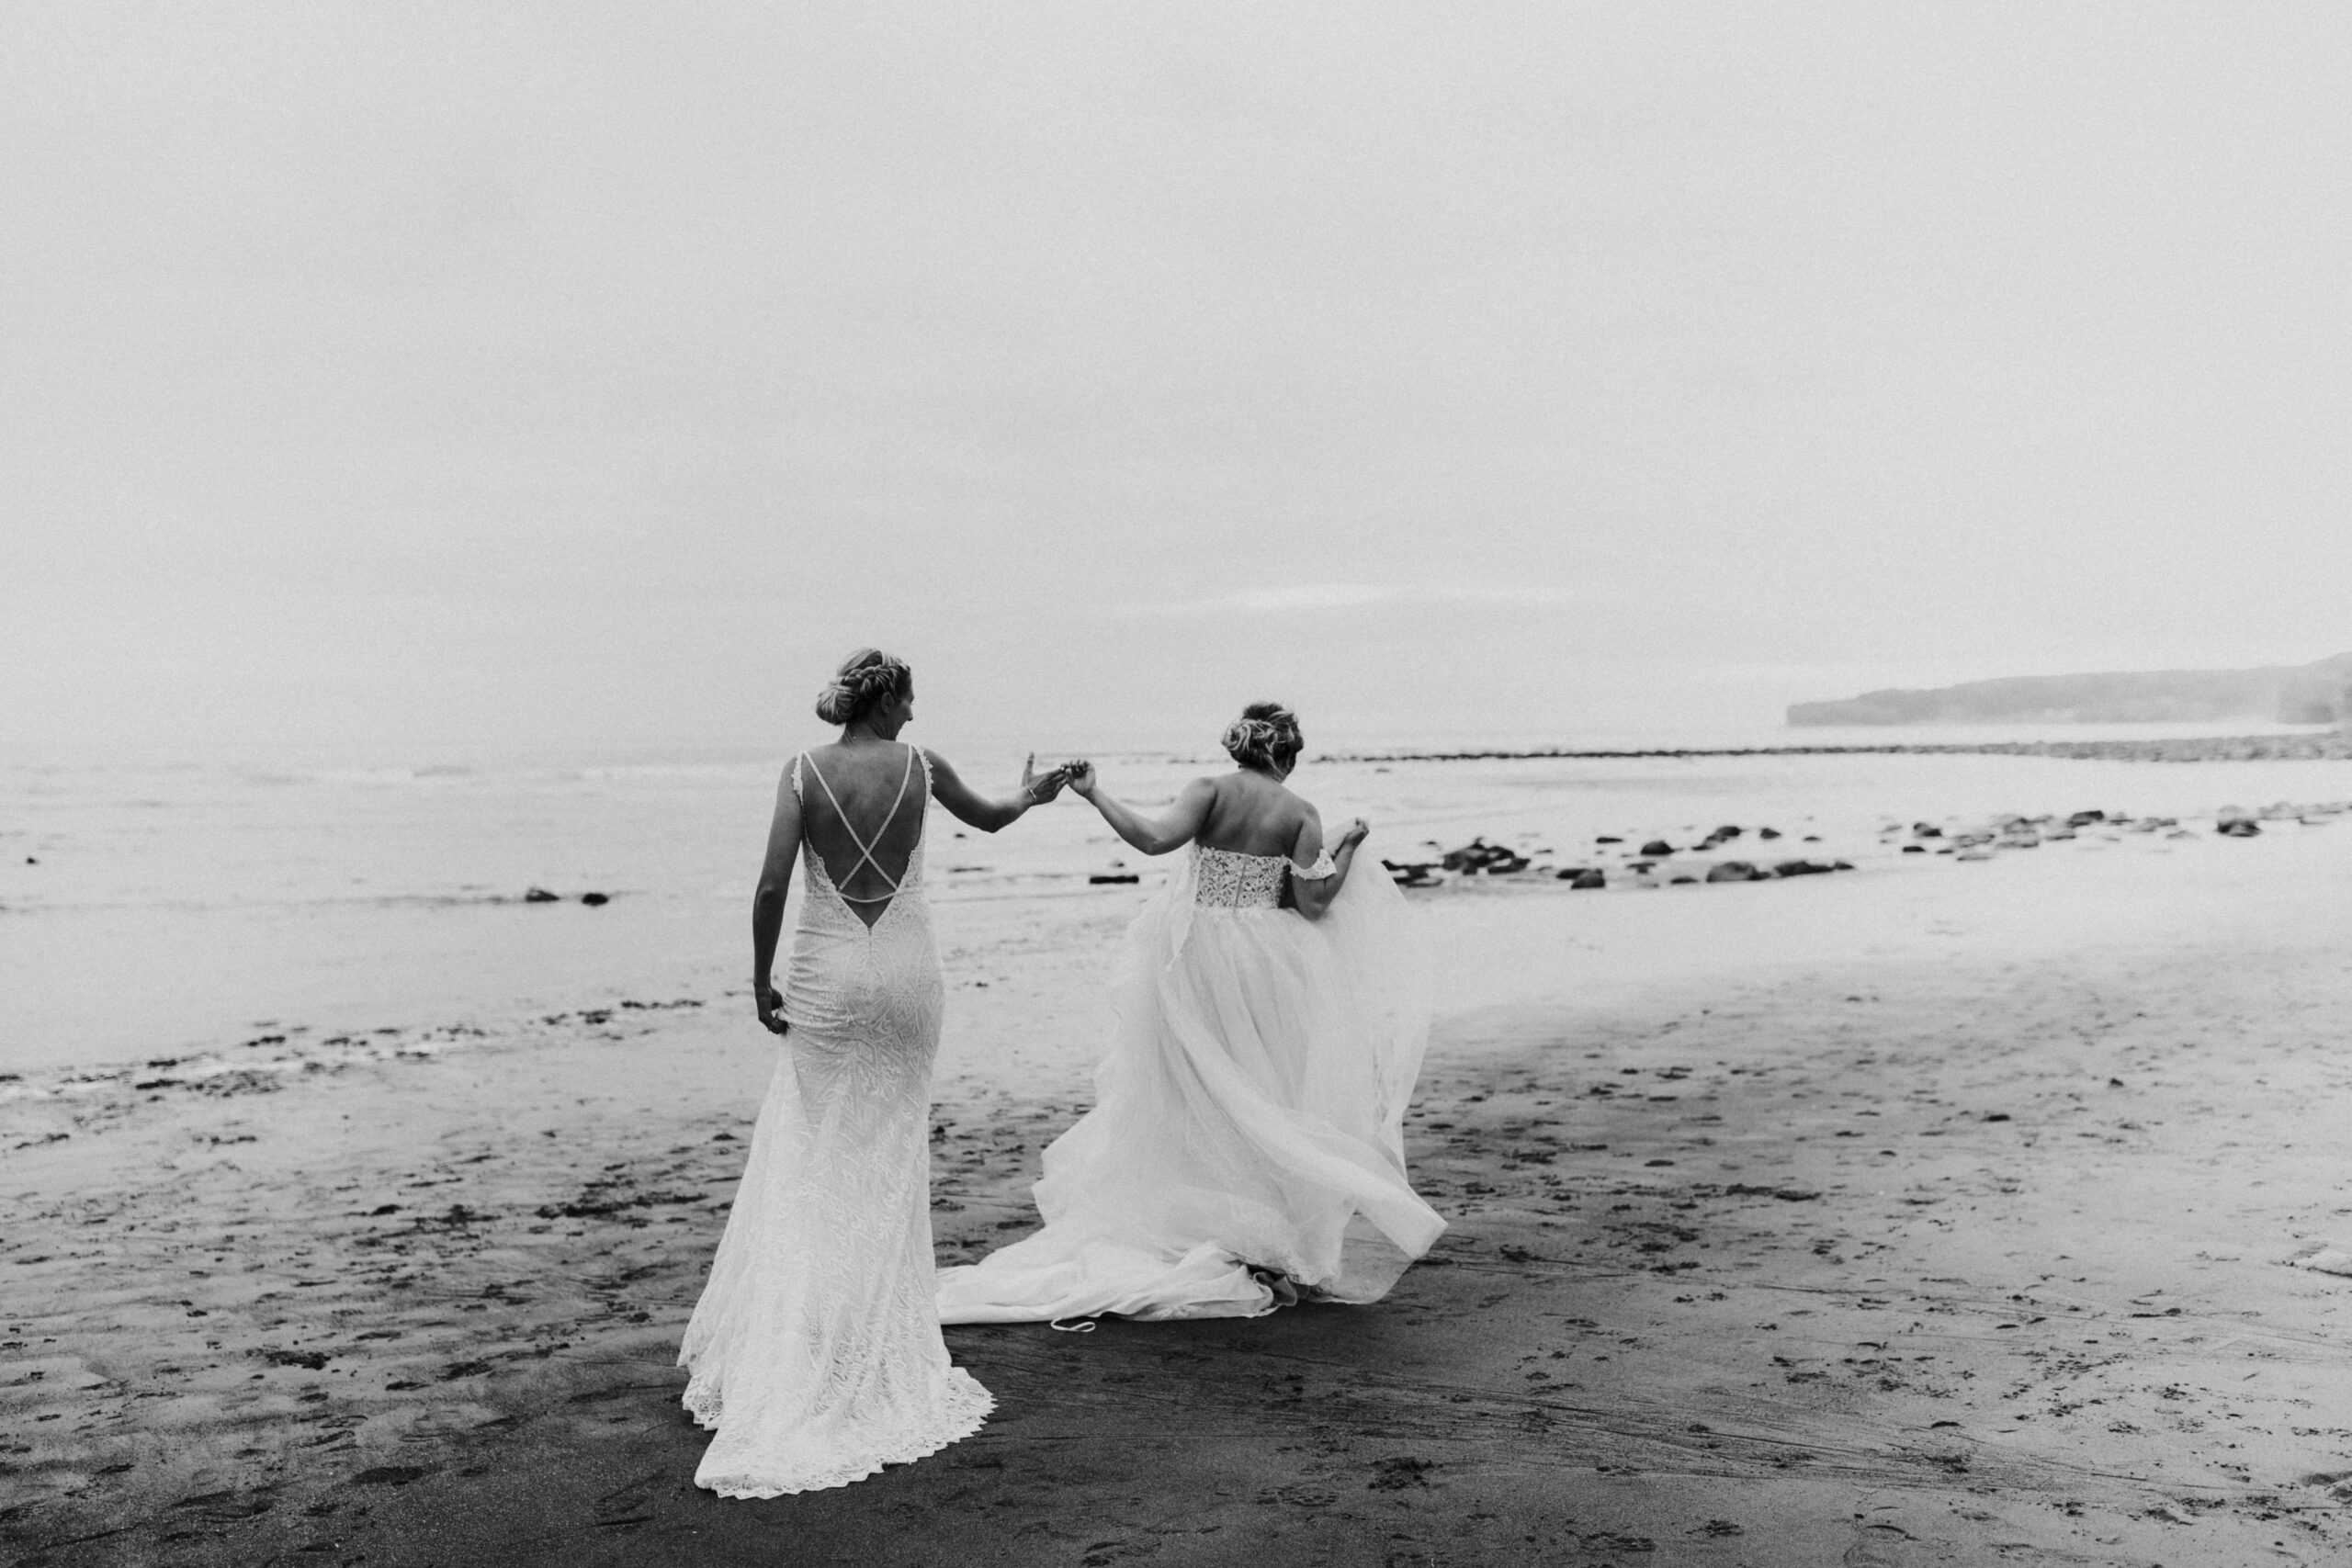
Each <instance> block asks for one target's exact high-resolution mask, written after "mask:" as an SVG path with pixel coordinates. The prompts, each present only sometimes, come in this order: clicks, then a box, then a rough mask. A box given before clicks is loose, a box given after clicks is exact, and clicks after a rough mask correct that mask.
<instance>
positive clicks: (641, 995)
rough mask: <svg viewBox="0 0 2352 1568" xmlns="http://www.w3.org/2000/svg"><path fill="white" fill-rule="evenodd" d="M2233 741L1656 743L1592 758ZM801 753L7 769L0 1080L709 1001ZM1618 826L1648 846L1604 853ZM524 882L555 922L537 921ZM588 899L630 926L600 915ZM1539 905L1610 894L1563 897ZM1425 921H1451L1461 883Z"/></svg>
mask: <svg viewBox="0 0 2352 1568" xmlns="http://www.w3.org/2000/svg"><path fill="white" fill-rule="evenodd" d="M2219 732H2222V730H2219V729H2215V728H2206V729H2204V730H2201V731H2200V730H2192V729H2178V730H2152V729H2150V728H2147V727H2105V728H2087V727H2068V728H2041V729H2035V730H2031V731H2018V730H2009V731H2001V732H1985V733H1981V734H1980V733H1975V732H1962V731H1954V730H1951V729H1938V730H1933V731H1925V732H1918V733H1916V734H1905V733H1898V732H1893V731H1887V730H1872V731H1866V732H1860V733H1859V734H1845V733H1842V732H1838V731H1828V730H1802V731H1790V730H1780V729H1774V730H1767V731H1758V732H1756V733H1755V734H1752V735H1735V734H1727V733H1721V732H1718V733H1715V734H1712V735H1704V736H1699V735H1690V734H1677V733H1675V732H1671V731H1653V732H1648V733H1646V734H1644V735H1638V736H1612V737H1608V738H1605V739H1600V740H1595V739H1593V738H1589V737H1580V738H1578V739H1577V745H1578V746H1580V747H1583V746H1598V745H1609V744H1612V743H1613V744H1615V745H1618V746H1622V747H1626V748H1628V749H1634V748H1645V747H1677V746H1679V747H1689V746H1695V745H1706V744H1712V745H1715V746H1723V747H1740V746H1753V745H1770V744H1782V745H1786V744H1792V743H1793V744H1804V745H1824V744H1838V743H1841V742H1844V743H1852V742H1856V741H1860V742H1862V743H1869V744H1885V743H1888V742H1890V741H1901V740H1906V739H1917V740H1927V741H1931V742H1951V741H1954V740H1963V739H1966V740H1974V739H2102V738H2110V737H2116V736H2121V737H2127V738H2134V739H2137V738H2145V737H2147V736H2150V735H2151V734H2189V733H2219ZM2231 732H2239V733H2244V732H2249V727H2233V729H2232V730H2231ZM1513 739H1514V738H1510V737H1478V738H1464V737H1445V738H1439V739H1435V740H1432V741H1425V742H1422V743H1420V744H1419V745H1411V744H1407V745H1398V744H1397V742H1395V741H1393V740H1392V741H1390V742H1389V743H1388V744H1390V745H1391V746H1396V747H1397V749H1398V750H1419V749H1456V748H1463V747H1467V746H1472V745H1494V744H1509V743H1511V742H1512V740H1513ZM1519 743H1521V744H1525V743H1526V741H1525V739H1523V738H1521V739H1520V741H1519ZM1538 743H1541V742H1538ZM1377 746H1378V742H1377V741H1373V742H1370V743H1367V742H1366V741H1364V740H1362V739H1358V740H1355V741H1352V742H1351V741H1344V740H1343V741H1340V742H1336V743H1334V744H1333V745H1332V746H1331V747H1330V748H1329V749H1330V750H1342V749H1348V750H1374V749H1376V748H1377ZM940 750H943V751H945V752H946V754H947V755H949V756H950V757H951V758H953V760H954V761H956V764H957V766H958V767H959V769H961V770H962V771H963V772H964V773H965V774H966V776H967V778H970V779H971V780H973V781H974V782H975V783H976V784H978V785H979V786H980V787H981V788H983V789H988V790H996V789H1009V788H1010V787H1011V785H1012V783H1013V781H1014V780H1015V779H1016V778H1017V776H1018V772H1019V765H1020V763H1019V759H1018V757H1017V756H1012V755H1009V754H993V755H992V754H990V753H989V750H987V749H986V748H981V749H978V750H950V749H949V748H948V747H947V746H946V745H944V744H943V745H941V746H940ZM780 761H781V758H780V757H776V758H763V759H758V760H744V759H741V758H731V759H718V760H713V759H708V758H697V757H693V756H683V755H682V756H675V757H669V758H652V759H648V758H643V757H638V758H632V759H628V760H626V761H605V762H601V763H600V762H597V761H581V760H578V759H568V760H565V761H561V762H560V763H559V762H546V763H532V762H528V761H524V762H513V761H509V762H503V763H500V764H496V765H481V766H472V767H455V766H420V767H378V768H311V769H271V768H257V767H236V766H222V765H175V766H131V765H96V764H85V765H73V766H68V765H42V764H39V763H18V764H16V765H11V766H8V767H6V768H0V1075H13V1076H10V1077H0V1094H9V1093H28V1092H49V1091H50V1090H51V1089H54V1088H56V1087H57V1086H58V1085H59V1084H60V1083H61V1082H64V1081H66V1080H69V1079H70V1078H72V1077H74V1075H75V1074H76V1073H77V1072H81V1071H89V1072H92V1073H97V1072H101V1071H111V1070H113V1069H115V1068H118V1067H119V1066H121V1065H124V1064H139V1063H149V1062H158V1061H173V1060H180V1059H186V1058H189V1057H197V1058H200V1059H205V1060H213V1061H217V1062H219V1063H221V1064H250V1063H252V1062H254V1061H259V1060H265V1059H272V1058H275V1057H277V1056H279V1055H282V1054H283V1053H285V1052H288V1051H296V1050H300V1049H306V1048H314V1047H316V1046H317V1045H318V1044H319V1043H321V1042H325V1041H329V1040H334V1041H336V1042H338V1043H339V1044H341V1045H342V1046H343V1047H345V1048H349V1049H362V1048H366V1046H367V1045H368V1042H371V1041H378V1040H380V1041H384V1042H387V1043H393V1044H398V1045H399V1046H401V1048H413V1047H414V1046H415V1045H416V1044H417V1043H419V1042H425V1041H439V1042H442V1043H448V1042H457V1041H462V1040H464V1039H467V1038H470V1037H473V1036H474V1034H475V1033H476V1032H482V1033H490V1034H495V1033H497V1032H499V1031H501V1030H503V1029H506V1028H510V1027H511V1026H512V1025H513V1024H514V1023H515V1021H517V1020H523V1019H528V1018H531V1017H535V1016H541V1015H545V1014H548V1013H551V1012H558V1011H567V1010H569V1011H577V1010H583V1009H598V1008H619V1007H624V1006H629V1005H638V1006H645V1005H651V1004H666V1003H673V1002H680V1001H699V1002H705V1003H710V1002H716V1001H717V1000H718V999H719V998H722V997H725V996H727V995H728V994H729V993H730V992H736V991H740V990H741V988H742V987H743V984H744V981H745V978H746V976H747V975H748V970H749V964H748V941H747V938H746V934H745V933H746V930H747V926H748V919H747V915H748V907H749V896H750V889H751V885H752V877H753V874H754V873H755V870H756V867H757V861H758V856H759V853H760V850H761V847H762V842H763V835H764V830H765V826H766V820H767V817H768V814H769V811H770V808H771V805H772V802H773V798H774V791H775V780H776V770H777V766H778V763H779V762H780ZM1098 762H1099V764H1100V766H1101V767H1102V769H1103V777H1104V781H1105V784H1106V786H1107V787H1109V788H1110V789H1111V790H1112V791H1113V792H1114V794H1117V795H1120V796H1122V797H1123V798H1125V799H1128V800H1130V801H1133V802H1135V803H1136V804H1140V805H1148V804H1150V803H1153V802H1158V801H1164V800H1165V799H1167V798H1168V797H1169V796H1170V795H1171V794H1172V793H1173V792H1174V790H1175V789H1176V788H1177V787H1178V786H1179V785H1180V784H1182V782H1183V781H1184V780H1185V779H1187V778H1190V777H1193V776H1195V775H1196V774H1198V773H1202V772H1204V771H1211V770H1213V769H1215V768H1216V767H1218V766H1221V765H1222V758H1221V757H1218V756H1216V754H1215V753H1214V752H1213V750H1211V749H1209V748H1207V747H1198V748H1193V749H1190V750H1185V749H1170V750H1149V751H1130V752H1125V753H1119V754H1112V755H1104V756H1102V757H1100V758H1098ZM1294 783H1295V786H1296V787H1297V788H1299V789H1300V790H1301V791H1302V793H1304V794H1306V795H1307V796H1308V797H1309V798H1310V799H1313V800H1315V801H1317V804H1318V805H1319V806H1320V807H1321V808H1322V810H1323V812H1324V815H1325V818H1326V819H1327V821H1329V822H1333V823H1337V822H1338V821H1340V820H1342V819H1344V818H1347V817H1349V816H1352V815H1359V814H1360V815H1363V816H1364V817H1366V818H1368V819H1369V820H1370V821H1371V822H1372V823H1373V825H1374V838H1373V840H1371V849H1372V851H1373V852H1375V853H1377V854H1379V855H1381V856H1384V857H1385V858H1388V859H1392V860H1413V859H1426V858H1430V857H1431V856H1432V854H1433V852H1435V851H1438V850H1441V849H1442V848H1445V847H1448V846H1451V845H1454V844H1459V843H1462V842H1464V841H1466V840H1469V839H1470V838H1472V837H1474V836H1483V837H1485V838H1487V839H1488V840H1494V841H1502V842H1509V843H1510V844H1512V845H1514V846H1516V847H1519V848H1521V849H1522V850H1526V851H1529V852H1540V855H1541V858H1542V859H1543V860H1544V862H1545V863H1549V864H1553V865H1561V866H1565V865H1570V864H1582V863H1603V864H1613V863H1616V862H1615V861H1612V860H1610V859H1608V858H1607V857H1609V856H1611V855H1617V856H1620V857H1622V855H1623V852H1624V851H1625V850H1628V849H1631V848H1632V847H1633V846H1634V845H1638V844H1639V843H1641V842H1642V841H1643V840H1646V839H1649V838H1652V837H1664V838H1666V839H1668V840H1670V841H1672V842H1674V843H1677V844H1687V843H1689V842H1691V840H1694V839H1695V838H1696V837H1697V836H1699V835H1700V834H1702V833H1703V832H1705V831H1706V830H1707V829H1712V828H1713V827H1715V826H1717V825H1719V824H1733V825H1737V826H1740V827H1742V828H1744V829H1757V828H1760V827H1763V826H1768V825H1769V826H1771V827H1774V828H1776V829H1779V830H1780V831H1781V833H1782V834H1783V835H1784V837H1783V838H1782V839H1781V840H1779V841H1778V842H1777V843H1776V844H1774V845H1773V846H1771V849H1770V852H1769V853H1771V854H1773V855H1774V856H1776V857H1777V856H1778V855H1817V856H1824V857H1826V856H1838V857H1843V858H1846V859H1848V860H1849V861H1850V862H1852V863H1854V864H1855V865H1856V866H1858V867H1859V868H1860V870H1861V871H1862V872H1863V873H1864V874H1904V875H1925V874H1933V873H1935V872H1937V871H1940V870H1944V869H1948V864H1949V863H1936V864H1926V863H1923V861H1925V860H1927V859H1928V857H1920V856H1903V855H1901V854H1900V853H1899V852H1898V850H1897V847H1896V845H1895V843H1894V841H1892V840H1889V839H1888V838H1887V837H1886V834H1885V832H1884V829H1887V828H1888V827H1889V826H1890V825H1897V824H1909V823H1911V822H1914V821H1919V820H1927V821H1935V822H1950V823H1965V822H1969V821H1973V820H1979V819H1983V818H1989V817H1993V816H1996V815H2006V814H2012V813H2014V814H2018V815H2025V816H2035V815H2041V814H2044V813H2058V814H2064V813H2068V812H2073V811H2077V810H2083V809H2098V810H2103V811H2106V812H2108V813H2109V814H2111V815H2116V814H2120V815H2129V816H2131V817H2137V818H2145V817H2150V816H2167V817H2177V818H2188V819H2195V818H2210V816H2211V813H2212V812H2213V810H2214V809H2215V808H2216V807H2221V806H2223V805H2226V804H2236V805H2243V806H2247V807H2261V806H2265V805H2267V804H2270V803H2272V802H2277V801H2297V802H2301V801H2312V802H2316V801H2332V800H2340V799H2344V798H2346V797H2352V763H2346V762H2308V761H2305V762H2207V763H2142V762H2119V761H2071V760H2055V759H2046V758H2038V757H2015V756H1988V755H1963V756H1917V755H1884V754H1869V755H1818V754H1815V755H1784V756H1686V757H1645V758H1583V759H1574V760H1550V759H1521V760H1493V761H1455V762H1415V761H1377V760H1363V761H1317V760H1316V759H1315V756H1314V755H1313V753H1310V755H1309V758H1308V760H1307V761H1306V765H1305V766H1304V767H1303V768H1302V770H1301V772H1300V773H1299V774H1298V776H1297V777H1296V778H1295V780H1294ZM931 834H932V838H931V845H930V861H929V867H930V876H931V886H932V890H933V898H934V900H936V901H937V902H939V903H942V904H953V905H979V904H997V905H1001V906H1004V911H1005V913H1007V914H1008V915H1013V914H1017V913H1018V912H1019V910H1020V909H1021V908H1023V906H1025V905H1034V904H1035V901H1039V900H1066V899H1081V900H1082V899H1098V900H1100V899H1117V898H1125V899H1127V900H1129V901H1130V902H1131V901H1132V899H1133V897H1134V893H1135V890H1134V889H1133V888H1125V887H1119V886H1095V885H1091V884H1090V883H1089V882H1088V880H1087V878H1088V876H1089V875H1090V874H1097V873H1104V872H1114V871H1131V872H1135V873H1136V874H1140V875H1142V876H1143V877H1144V878H1145V879H1146V884H1147V886H1148V884H1149V883H1150V882H1152V881H1154V880H1156V879H1157V878H1158V877H1159V875H1160V874H1162V868H1161V867H1159V866H1155V865H1153V864H1151V863H1146V862H1142V861H1141V860H1140V858H1139V857H1137V856H1136V855H1135V854H1134V853H1133V852H1131V851H1128V850H1127V849H1126V848H1125V846H1124V845H1122V844H1120V843H1118V842H1117V841H1116V840H1114V839H1113V838H1112V836H1111V835H1110V833H1109V831H1108V830H1107V829H1105V828H1104V827H1103V824H1102V822H1101V820H1100V818H1097V817H1096V816H1095V814H1094V813H1093V812H1092V811H1091V809H1090V808H1088V807H1086V806H1085V805H1084V804H1083V803H1082V802H1080V801H1078V800H1076V799H1075V797H1069V796H1066V797H1065V798H1064V799H1063V800H1061V801H1059V802H1057V803H1055V804H1054V805H1053V806H1051V807H1046V808H1043V809H1041V810H1039V811H1037V812H1035V813H1033V814H1032V815H1031V816H1030V817H1029V818H1026V819H1024V820H1023V822H1021V823H1019V824H1017V825H1016V826H1015V827H1013V828H1012V829H1009V830H1008V831H1006V832H1004V833H1002V834H999V835H995V836H990V835H987V834H982V833H978V832H973V831H970V830H968V829H963V828H962V826H961V825H960V824H958V823H956V821H954V819H952V818H949V817H947V816H946V815H945V814H944V812H940V813H934V814H933V818H932V826H931ZM1601 835H1611V836H1616V837H1622V838H1623V839H1625V840H1628V842H1627V844H1626V845H1624V846H1622V847H1620V848H1617V849H1614V850H1611V849H1610V848H1608V847H1606V846H1600V845H1596V844H1595V843H1594V842H1593V840H1595V839H1596V838H1598V837H1600V836H1601ZM1808 838H1811V839H1813V840H1817V841H1815V842H1810V843H1809V842H1807V841H1806V840H1807V839H1808ZM1741 842H1742V844H1743V845H1745V846H1749V847H1748V848H1747V849H1746V850H1745V851H1744V852H1746V853H1748V854H1750V855H1759V854H1764V853H1767V851H1765V850H1764V849H1763V848H1762V847H1761V846H1759V845H1758V840H1757V839H1756V838H1755V837H1754V836H1753V835H1752V833H1751V834H1750V836H1748V837H1747V838H1745V839H1743V840H1741ZM533 887H538V888H544V889H547V890H549V891H552V892H554V893H556V894H558V895H559V898H558V899H557V901H555V902H551V903H531V902H526V901H525V897H524V896H525V894H526V891H527V890H528V889H531V888H533ZM589 892H596V893H602V894H605V895H606V896H607V898H608V900H609V901H608V902H606V903H605V904H604V905H602V906H601V907H590V906H588V905H585V904H583V903H582V902H581V901H580V896H581V895H582V894H583V893H589ZM1542 894H1543V896H1558V897H1594V895H1572V894H1569V893H1567V892H1566V889H1565V887H1563V886H1560V885H1559V884H1557V883H1551V884H1548V885H1547V886H1546V887H1545V888H1544V889H1543V890H1542ZM1606 896H1616V895H1615V893H1614V892H1613V891H1612V894H1611V895H1606ZM1423 897H1425V898H1427V899H1428V901H1429V902H1430V905H1431V907H1432V908H1433V909H1435V910H1437V911H1438V915H1437V918H1440V919H1442V918H1444V908H1445V904H1444V898H1445V892H1444V890H1439V891H1438V892H1437V893H1435V894H1431V895H1424V896H1423ZM969 913H971V914H973V915H976V916H977V915H979V914H980V913H982V911H979V910H972V911H969ZM387 1048H390V1046H389V1045H388V1047H387Z"/></svg>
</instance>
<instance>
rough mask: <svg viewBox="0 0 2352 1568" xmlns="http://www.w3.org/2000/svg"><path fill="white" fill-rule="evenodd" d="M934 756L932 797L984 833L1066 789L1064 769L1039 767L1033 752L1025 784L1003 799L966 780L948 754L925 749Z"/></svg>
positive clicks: (1024, 768) (1023, 768) (1026, 765)
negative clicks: (1042, 770)
mask: <svg viewBox="0 0 2352 1568" xmlns="http://www.w3.org/2000/svg"><path fill="white" fill-rule="evenodd" d="M923 755H924V756H926V757H928V758H930V759H931V797H932V799H933V800H935V801H937V802H939V804H940V805H942V806H944V807H947V809H948V810H949V811H950V812H952V813H954V814H955V817H956V820H957V821H959V822H962V823H965V824H967V826H970V827H974V828H978V829H979V830H980V831H981V832H983V833H993V832H995V831H996V830H997V829H1000V828H1009V827H1011V826H1012V824H1013V823H1015V822H1017V821H1019V820H1020V819H1021V817H1022V815H1023V813H1024V812H1026V811H1027V810H1028V809H1029V808H1030V807H1033V806H1042V805H1044V804H1045V803H1046V801H1049V800H1051V799H1053V798H1054V796H1056V795H1059V794H1060V793H1061V792H1062V772H1061V770H1060V769H1058V768H1057V769H1055V770H1054V771H1053V772H1052V773H1039V772H1038V771H1037V759H1036V757H1035V755H1034V754H1033V755H1032V756H1031V757H1030V759H1029V760H1028V761H1026V762H1023V764H1022V765H1021V788H1020V789H1019V790H1018V791H1016V792H1015V793H1013V794H1012V795H1005V796H1004V797H1002V798H1001V799H998V800H990V799H989V798H988V797H987V796H986V795H981V794H979V793H978V791H976V790H974V789H973V788H972V786H971V785H970V784H966V783H965V782H964V780H963V777H962V775H960V774H958V773H956V770H955V768H954V767H953V766H951V765H950V764H949V762H948V761H947V759H946V758H944V757H943V756H941V755H940V754H939V753H938V752H936V751H925V752H924V753H923Z"/></svg>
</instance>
